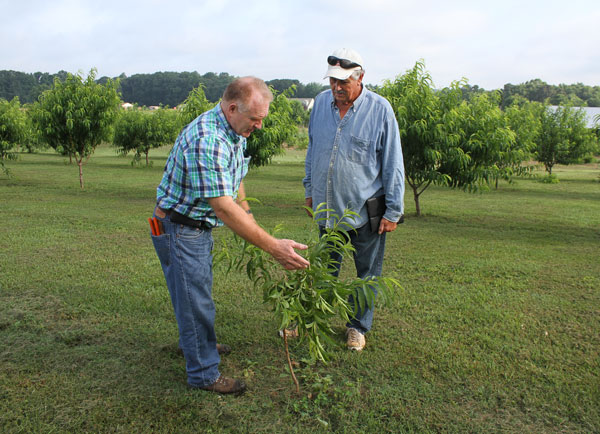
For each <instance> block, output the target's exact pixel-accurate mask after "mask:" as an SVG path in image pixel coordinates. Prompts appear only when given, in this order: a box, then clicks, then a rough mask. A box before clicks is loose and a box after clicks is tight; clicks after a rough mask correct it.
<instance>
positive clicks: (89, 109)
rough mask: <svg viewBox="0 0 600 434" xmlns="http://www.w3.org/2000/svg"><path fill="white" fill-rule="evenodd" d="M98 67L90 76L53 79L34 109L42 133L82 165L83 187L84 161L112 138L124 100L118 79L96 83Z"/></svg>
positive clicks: (68, 75)
mask: <svg viewBox="0 0 600 434" xmlns="http://www.w3.org/2000/svg"><path fill="white" fill-rule="evenodd" d="M95 78H96V70H95V69H92V70H91V71H90V73H89V75H88V76H87V78H85V79H84V78H83V77H82V76H81V75H79V74H77V75H71V74H67V77H66V79H65V80H64V81H60V80H59V79H58V78H55V79H54V87H53V88H52V89H50V90H47V91H45V92H44V93H43V94H42V95H41V96H40V98H39V101H38V102H37V103H36V104H35V106H34V108H33V117H34V120H35V122H36V124H37V125H38V127H39V131H40V136H41V139H42V140H43V141H45V142H46V143H47V144H48V145H50V146H51V147H52V148H54V149H55V150H57V151H58V152H61V153H62V154H63V155H68V156H69V157H74V158H75V161H76V162H77V165H78V166H79V183H80V186H81V188H82V189H83V167H82V166H83V162H84V159H87V158H88V157H89V156H90V155H91V154H92V153H93V152H94V149H96V146H98V145H99V144H100V143H101V142H102V141H106V140H108V138H109V135H110V132H111V127H112V125H113V122H114V120H115V117H116V115H117V110H118V108H119V104H120V102H121V100H120V98H119V94H118V93H117V87H118V85H119V83H118V80H117V81H112V80H108V81H107V82H106V84H104V85H101V84H98V83H96V81H95Z"/></svg>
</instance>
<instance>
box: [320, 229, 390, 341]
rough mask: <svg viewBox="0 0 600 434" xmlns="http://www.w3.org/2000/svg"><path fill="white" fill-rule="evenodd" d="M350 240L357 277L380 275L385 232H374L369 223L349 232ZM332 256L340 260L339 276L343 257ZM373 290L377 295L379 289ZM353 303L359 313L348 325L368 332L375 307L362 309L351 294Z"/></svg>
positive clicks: (337, 273)
mask: <svg viewBox="0 0 600 434" xmlns="http://www.w3.org/2000/svg"><path fill="white" fill-rule="evenodd" d="M320 231H321V235H322V234H323V233H324V231H325V230H324V228H323V227H321V228H320ZM348 235H349V236H350V242H351V243H352V246H353V247H354V249H355V252H354V265H355V266H356V275H357V277H359V278H361V279H364V278H366V277H371V276H374V277H379V276H381V271H382V268H383V255H384V252H385V232H384V233H383V234H381V235H379V234H378V233H372V232H371V228H370V227H369V225H368V224H366V225H364V226H362V227H360V228H358V229H356V230H355V231H350V232H348ZM331 257H332V258H333V259H334V260H335V261H337V262H339V265H338V267H337V270H336V271H335V272H334V273H333V274H334V276H336V277H337V276H338V275H339V273H340V267H341V265H342V258H341V257H340V255H339V254H337V253H332V255H331ZM373 292H374V293H375V295H377V290H376V289H375V288H373ZM349 301H350V303H351V305H352V306H353V307H354V309H356V310H357V314H356V316H355V317H354V318H352V319H351V320H350V322H349V323H348V324H346V326H347V327H350V328H355V329H357V330H358V331H360V332H361V333H366V332H368V331H369V330H371V326H372V325H373V310H374V309H373V308H369V306H368V305H366V306H365V308H364V310H361V309H360V306H358V303H356V305H355V302H354V298H353V297H352V296H350V299H349Z"/></svg>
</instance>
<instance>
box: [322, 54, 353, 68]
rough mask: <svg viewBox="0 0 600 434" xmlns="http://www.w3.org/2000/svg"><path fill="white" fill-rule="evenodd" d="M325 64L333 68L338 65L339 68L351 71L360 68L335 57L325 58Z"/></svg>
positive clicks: (348, 61) (346, 60)
mask: <svg viewBox="0 0 600 434" xmlns="http://www.w3.org/2000/svg"><path fill="white" fill-rule="evenodd" d="M327 63H329V64H330V65H331V66H335V65H337V64H338V63H339V64H340V66H341V67H342V68H344V69H352V68H356V67H360V65H359V64H358V63H354V62H351V61H350V60H348V59H340V58H337V57H335V56H329V57H328V58H327Z"/></svg>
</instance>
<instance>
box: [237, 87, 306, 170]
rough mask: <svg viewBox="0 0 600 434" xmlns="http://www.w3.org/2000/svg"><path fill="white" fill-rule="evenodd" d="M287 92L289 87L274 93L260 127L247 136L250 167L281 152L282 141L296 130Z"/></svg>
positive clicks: (266, 161)
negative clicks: (281, 91) (276, 93)
mask: <svg viewBox="0 0 600 434" xmlns="http://www.w3.org/2000/svg"><path fill="white" fill-rule="evenodd" d="M291 89H293V88H291ZM289 93H290V89H288V90H287V91H285V92H284V93H280V94H278V95H275V97H274V98H273V102H272V103H271V106H270V107H269V114H268V116H267V117H266V118H265V119H264V120H263V127H262V129H260V130H257V131H254V132H253V133H252V135H251V136H250V137H249V138H248V140H247V146H246V151H247V153H248V155H249V156H250V157H251V159H250V166H251V167H260V166H265V165H267V164H269V163H270V162H271V159H272V158H273V157H274V156H275V155H279V154H281V153H283V144H284V142H287V141H288V140H289V139H290V138H292V137H293V136H294V135H295V134H296V132H297V131H298V127H297V126H296V123H295V122H294V119H293V113H292V106H291V104H290V101H289V100H288V98H287V96H286V95H289Z"/></svg>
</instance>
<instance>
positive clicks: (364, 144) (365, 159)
mask: <svg viewBox="0 0 600 434" xmlns="http://www.w3.org/2000/svg"><path fill="white" fill-rule="evenodd" d="M347 155H348V159H349V160H350V161H352V162H354V163H358V164H362V165H367V164H369V162H370V159H371V140H369V139H363V138H360V137H356V136H352V135H351V136H350V149H348V153H347Z"/></svg>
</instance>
